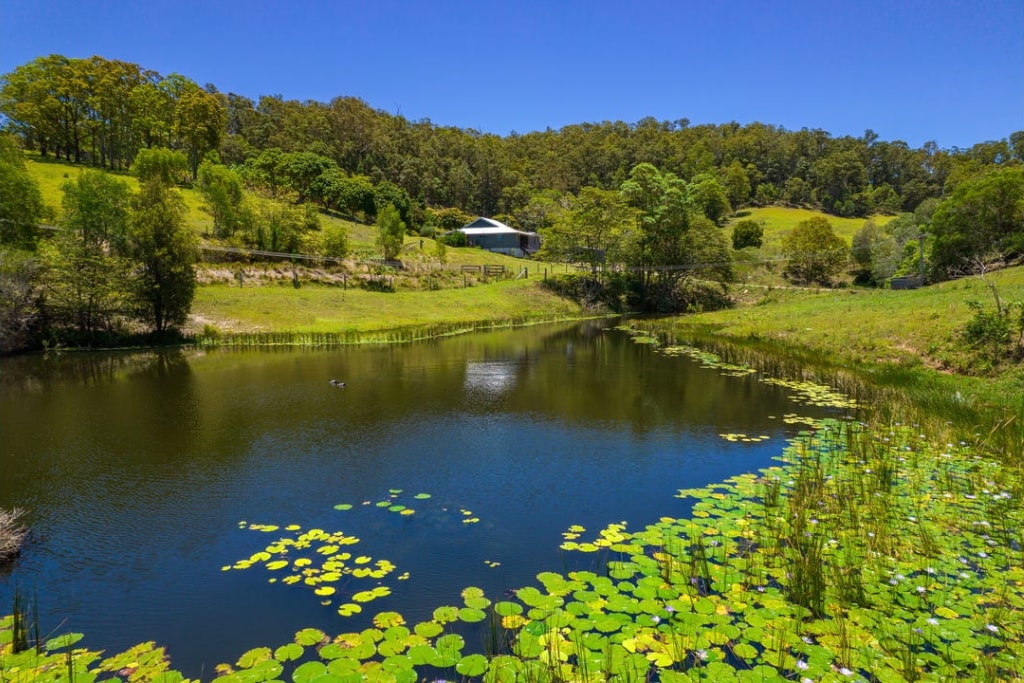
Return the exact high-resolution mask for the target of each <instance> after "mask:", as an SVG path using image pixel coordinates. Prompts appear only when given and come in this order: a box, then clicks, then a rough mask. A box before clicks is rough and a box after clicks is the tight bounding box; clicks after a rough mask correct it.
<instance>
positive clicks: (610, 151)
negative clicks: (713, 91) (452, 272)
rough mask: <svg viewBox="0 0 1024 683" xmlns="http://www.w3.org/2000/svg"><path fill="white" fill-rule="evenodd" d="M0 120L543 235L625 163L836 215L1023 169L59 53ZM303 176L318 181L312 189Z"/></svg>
mask: <svg viewBox="0 0 1024 683" xmlns="http://www.w3.org/2000/svg"><path fill="white" fill-rule="evenodd" d="M0 114H2V115H3V116H4V118H5V125H6V127H7V129H8V130H10V131H11V132H14V133H16V134H17V135H19V136H20V137H21V139H22V141H23V144H24V145H25V146H26V147H27V148H30V149H35V150H38V151H39V152H40V153H41V154H43V155H51V154H52V155H56V156H60V157H63V158H66V159H69V160H72V161H77V162H85V163H90V164H94V165H96V166H100V167H107V168H114V169H119V168H125V167H127V166H129V165H130V164H131V162H132V160H133V159H134V158H135V155H136V154H137V153H138V151H139V150H140V149H144V148H147V147H157V146H159V147H170V148H173V149H180V150H182V151H183V152H185V153H186V154H187V156H188V158H189V165H190V168H191V172H192V175H193V177H195V176H196V175H197V172H198V167H199V164H200V163H201V161H202V159H203V157H204V155H206V154H207V153H208V152H210V151H217V152H218V153H219V158H220V159H221V160H222V161H223V162H224V163H225V164H227V165H229V166H242V165H245V166H246V167H247V168H248V169H249V170H250V171H251V172H252V173H250V177H255V178H258V179H259V181H260V182H263V183H265V184H267V183H269V184H270V186H271V187H274V186H276V183H277V179H276V178H275V177H274V172H273V171H271V172H270V174H269V175H268V173H267V169H268V167H272V166H273V165H274V163H275V160H276V161H280V157H281V155H289V154H302V155H304V163H305V165H306V166H307V168H306V175H305V176H304V177H302V178H296V177H295V176H294V175H293V176H291V177H289V178H287V183H288V184H287V185H283V187H287V188H288V189H290V190H291V191H293V192H297V193H298V194H300V195H302V196H304V197H308V198H310V199H312V200H314V201H317V202H320V203H321V204H323V205H324V206H327V207H334V206H339V205H340V206H341V207H342V208H344V209H346V210H349V207H351V206H354V205H358V200H356V199H352V197H351V194H352V191H354V192H355V194H358V193H359V191H360V188H359V187H358V185H359V184H361V183H364V182H367V183H369V184H370V185H373V186H376V185H379V184H380V183H384V182H387V183H389V184H390V186H391V187H392V188H393V189H394V190H401V192H402V193H403V194H404V196H405V197H407V198H408V201H409V210H408V212H403V213H405V214H406V217H407V218H408V219H409V222H410V225H413V226H417V225H419V224H422V223H423V222H426V221H427V220H428V215H427V214H426V213H425V212H424V209H426V208H428V207H434V208H437V207H452V208H457V209H459V210H461V211H463V212H466V213H469V214H472V215H485V216H498V217H501V218H502V219H504V220H506V222H508V223H510V224H512V225H514V226H516V227H520V228H523V229H527V230H535V229H538V228H541V227H546V226H547V224H548V220H547V214H548V209H549V204H550V200H551V198H552V197H553V196H554V197H558V196H563V195H565V194H573V195H575V194H578V192H579V190H580V189H581V188H583V187H588V186H589V187H597V188H600V189H617V188H619V187H620V186H621V184H622V183H623V182H625V181H626V180H627V178H628V175H629V173H630V170H631V169H632V168H634V167H635V166H636V165H637V164H640V163H650V164H652V165H653V166H655V167H657V168H659V169H662V170H665V171H669V172H672V173H674V174H675V175H677V176H679V177H680V178H682V179H684V180H686V181H692V180H693V179H694V178H695V177H697V176H700V175H702V174H705V175H708V176H710V177H711V178H712V179H714V181H715V182H716V183H717V184H718V185H719V186H720V187H721V188H722V190H723V192H724V194H725V196H726V197H727V199H728V201H729V205H730V206H731V207H738V206H742V205H746V204H768V203H773V202H779V201H781V202H787V203H791V204H799V205H810V206H816V207H820V208H821V209H823V210H824V211H826V212H828V213H832V214H835V215H840V216H867V215H869V214H871V213H875V212H890V213H895V212H899V211H913V210H914V209H915V208H916V207H917V206H918V205H919V204H920V203H921V202H922V201H924V200H925V199H927V198H930V197H931V198H939V197H941V196H943V194H944V193H948V191H950V189H951V187H952V186H955V185H956V184H958V183H959V182H960V181H962V180H963V179H965V178H968V177H971V176H974V175H976V174H977V173H979V171H980V170H982V169H984V168H987V167H992V166H998V165H1002V164H1006V163H1009V162H1013V161H1018V162H1019V161H1020V160H1021V159H1022V158H1024V131H1018V132H1014V133H1013V134H1011V135H1010V136H1009V138H1008V139H1004V140H999V141H990V142H981V143H979V144H976V145H974V146H973V147H971V148H969V149H956V148H954V149H952V150H944V149H940V148H939V147H938V146H937V145H936V144H935V143H933V142H929V143H926V144H925V145H924V146H922V147H921V148H918V149H914V148H911V147H910V146H908V145H907V144H906V143H905V142H902V141H898V140H897V141H884V140H880V139H879V138H878V136H877V135H876V134H875V133H873V132H872V131H870V130H868V131H866V132H865V133H864V135H863V136H861V137H851V136H843V137H833V136H832V135H830V134H829V133H827V132H826V131H823V130H820V129H815V130H808V129H803V130H799V131H788V130H786V129H784V128H782V127H779V126H772V125H767V124H763V123H752V124H749V125H745V126H741V125H739V124H737V123H727V124H721V125H696V126H693V125H690V123H689V121H687V120H686V119H680V120H676V121H657V120H655V119H652V118H647V119H643V120H641V121H638V122H636V123H623V122H621V121H616V122H608V121H605V122H601V123H582V124H578V125H570V126H565V127H563V128H561V129H559V130H550V129H549V130H546V131H540V132H532V133H526V134H522V135H520V134H515V133H513V134H511V135H509V136H506V137H500V136H497V135H492V134H486V133H481V132H478V131H475V130H472V129H469V130H463V129H459V128H454V127H447V126H438V125H435V124H433V123H432V122H431V121H430V120H428V119H425V120H420V121H409V120H407V119H406V118H404V117H402V116H400V115H392V114H389V113H387V112H384V111H381V110H375V109H373V108H371V107H370V106H368V105H367V104H366V103H365V102H363V101H362V100H359V99H356V98H353V97H337V98H334V99H332V100H331V101H330V102H326V103H325V102H316V101H311V100H307V101H302V102H300V101H296V100H284V99H282V98H281V97H279V96H272V95H268V96H262V97H260V98H259V99H258V101H253V100H251V99H249V98H247V97H244V96H241V95H237V94H234V93H227V94H224V93H221V92H219V91H218V90H217V88H216V87H214V86H213V85H206V86H204V87H199V86H198V85H197V84H196V83H194V82H192V81H190V80H189V79H187V78H184V77H182V76H179V75H177V74H172V75H170V76H166V77H165V76H162V75H160V74H158V73H156V72H153V71H150V70H146V69H143V68H142V67H140V66H138V65H135V64H130V63H126V62H120V61H116V60H107V59H104V58H102V57H92V58H90V59H70V58H66V57H63V56H60V55H50V56H48V57H40V58H38V59H36V60H34V61H33V62H30V63H28V64H25V65H22V66H20V67H18V68H16V69H15V70H14V71H12V72H11V73H9V74H6V75H5V76H4V77H3V79H2V81H0ZM261 157H262V159H261ZM314 166H317V167H319V169H320V174H321V175H322V174H323V173H326V172H329V173H328V175H329V177H325V178H323V179H322V180H320V181H319V184H318V185H316V186H314V184H313V183H314V181H317V179H318V178H319V175H317V176H311V175H310V173H309V172H310V169H311V168H312V167H314ZM342 180H345V181H348V182H349V185H351V186H352V187H341V186H343V185H345V183H344V182H341V181H342ZM389 203H395V204H396V206H397V205H398V204H399V203H400V202H389Z"/></svg>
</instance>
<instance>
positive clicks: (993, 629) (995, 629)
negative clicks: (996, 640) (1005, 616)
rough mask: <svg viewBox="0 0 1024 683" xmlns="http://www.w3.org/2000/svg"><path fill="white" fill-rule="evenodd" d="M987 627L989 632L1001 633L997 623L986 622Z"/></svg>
mask: <svg viewBox="0 0 1024 683" xmlns="http://www.w3.org/2000/svg"><path fill="white" fill-rule="evenodd" d="M985 629H986V630H988V632H989V633H999V627H998V626H996V625H995V624H985Z"/></svg>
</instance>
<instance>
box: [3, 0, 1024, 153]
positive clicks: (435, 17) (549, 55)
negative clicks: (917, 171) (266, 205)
mask: <svg viewBox="0 0 1024 683" xmlns="http://www.w3.org/2000/svg"><path fill="white" fill-rule="evenodd" d="M53 53H56V54H62V55H65V56H67V57H90V56H92V55H100V56H102V57H105V58H107V59H119V60H123V61H128V62H134V63H136V64H139V65H140V66H142V67H143V68H146V69H152V70H154V71H157V72H159V73H160V74H162V75H167V74H170V73H180V74H182V75H184V76H187V77H188V78H191V79H192V80H194V81H196V82H197V83H199V84H200V85H205V84H207V83H211V84H213V85H215V86H216V87H217V88H218V89H219V90H220V91H222V92H235V93H239V94H242V95H245V96H247V97H250V98H252V99H253V100H256V99H258V98H259V96H260V95H281V96H283V97H284V98H286V99H297V100H318V101H322V102H327V101H329V100H331V99H332V98H334V97H336V96H339V95H344V96H354V97H359V98H361V99H363V100H364V101H366V102H367V103H368V104H369V105H370V106H372V107H374V108H376V109H383V110H385V111H388V112H390V113H392V114H395V113H401V114H402V115H403V116H405V117H406V118H408V119H411V120H420V119H427V118H429V119H430V120H431V121H433V122H434V123H435V124H438V125H450V126H458V127H460V128H475V129H477V130H480V131H484V132H489V133H497V134H499V135H503V136H504V135H508V134H509V133H510V132H512V131H516V132H519V133H526V132H530V131H534V130H543V129H545V128H555V129H557V128H560V127H562V126H565V125H568V124H573V123H582V122H599V121H605V120H607V121H614V120H621V121H626V122H628V123H634V122H636V121H638V120H639V119H641V118H643V117H646V116H652V117H654V118H656V119H658V120H678V119H683V118H686V119H689V120H690V122H691V123H692V124H700V123H727V122H730V121H737V122H739V123H741V124H746V123H751V122H754V121H760V122H763V123H768V124H773V125H780V126H783V127H785V128H787V129H789V130H799V129H800V128H804V127H807V128H821V129H824V130H826V131H828V132H829V133H831V134H832V135H834V136H841V135H854V136H860V135H862V134H863V133H864V131H865V130H866V129H869V128H870V129H872V130H874V131H875V132H876V133H877V134H878V135H879V136H880V138H881V139H883V140H904V141H906V142H907V143H908V144H910V145H911V146H913V147H919V146H920V145H922V144H923V143H925V142H926V141H929V140H933V141H935V142H936V143H938V145H939V147H942V148H951V147H969V146H971V145H973V144H974V143H977V142H982V141H986V140H996V139H1001V138H1005V137H1008V136H1009V134H1010V133H1011V132H1013V131H1015V130H1022V129H1024V0H859V1H858V0H791V1H786V0H732V1H727V0H675V1H668V0H649V1H646V2H639V1H637V2H629V1H626V0H623V1H620V2H612V1H610V0H589V1H586V0H582V1H568V0H566V1H558V0H523V1H521V2H516V1H514V0H506V1H504V2H490V1H488V0H469V1H460V0H459V1H457V0H453V1H445V0H406V1H398V0H345V1H342V0H335V1H329V0H279V1H277V2H271V1H269V0H200V1H197V0H0V73H7V72H9V71H11V70H12V69H14V68H15V67H17V66H19V65H21V64H25V63H27V62H29V61H31V60H33V59H35V58H36V57H40V56H44V55H47V54H53Z"/></svg>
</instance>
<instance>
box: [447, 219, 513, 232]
mask: <svg viewBox="0 0 1024 683" xmlns="http://www.w3.org/2000/svg"><path fill="white" fill-rule="evenodd" d="M459 230H461V231H462V232H464V233H466V234H467V235H511V234H519V233H520V232H521V231H520V230H516V229H515V228H510V227H509V226H507V225H505V224H504V223H502V222H501V221H496V220H494V219H493V218H484V217H483V216H481V217H479V218H477V219H476V220H475V221H473V222H472V223H467V224H466V225H464V226H462V227H461V228H459Z"/></svg>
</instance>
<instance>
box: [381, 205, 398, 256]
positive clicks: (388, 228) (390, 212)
mask: <svg viewBox="0 0 1024 683" xmlns="http://www.w3.org/2000/svg"><path fill="white" fill-rule="evenodd" d="M376 225H377V248H378V249H380V250H381V253H382V254H383V258H384V260H385V261H393V260H394V259H395V258H396V257H397V256H398V252H399V251H401V249H402V241H403V240H404V239H405V223H404V222H403V221H402V218H401V215H400V214H399V211H398V209H396V208H395V207H394V206H393V205H391V204H387V205H386V206H384V207H383V208H381V209H380V210H379V211H378V212H377V223H376Z"/></svg>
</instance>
